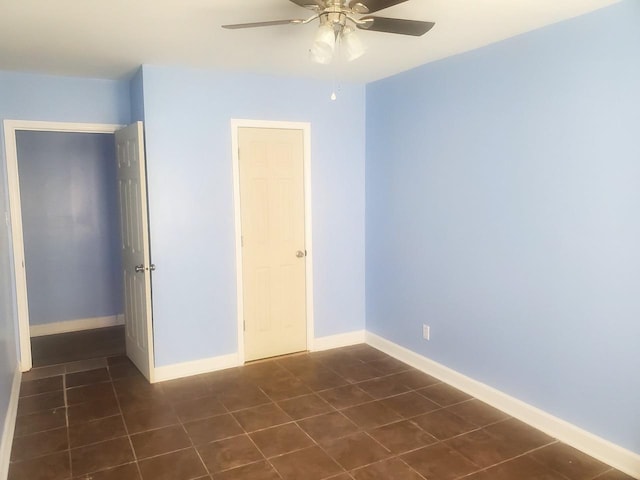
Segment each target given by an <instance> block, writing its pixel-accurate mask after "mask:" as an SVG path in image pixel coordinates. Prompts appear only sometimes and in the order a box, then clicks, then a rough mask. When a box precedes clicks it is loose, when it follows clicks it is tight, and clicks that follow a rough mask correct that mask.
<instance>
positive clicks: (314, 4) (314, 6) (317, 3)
mask: <svg viewBox="0 0 640 480" xmlns="http://www.w3.org/2000/svg"><path fill="white" fill-rule="evenodd" d="M290 1H291V2H293V3H295V4H296V5H299V6H301V7H304V8H308V9H309V10H318V9H320V8H321V9H325V8H326V5H325V3H324V1H323V0H290Z"/></svg>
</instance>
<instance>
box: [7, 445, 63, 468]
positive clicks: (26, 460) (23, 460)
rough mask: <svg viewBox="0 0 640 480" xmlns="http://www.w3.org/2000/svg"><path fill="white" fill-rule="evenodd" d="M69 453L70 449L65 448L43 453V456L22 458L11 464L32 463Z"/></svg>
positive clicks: (12, 461) (10, 462) (11, 461)
mask: <svg viewBox="0 0 640 480" xmlns="http://www.w3.org/2000/svg"><path fill="white" fill-rule="evenodd" d="M67 451H69V448H63V449H60V450H55V451H53V452H47V453H43V454H40V455H35V456H33V457H27V458H22V459H20V460H10V461H9V464H10V465H13V464H18V463H25V462H32V461H34V460H39V459H41V458H45V457H50V456H53V455H60V454H61V453H64V452H67Z"/></svg>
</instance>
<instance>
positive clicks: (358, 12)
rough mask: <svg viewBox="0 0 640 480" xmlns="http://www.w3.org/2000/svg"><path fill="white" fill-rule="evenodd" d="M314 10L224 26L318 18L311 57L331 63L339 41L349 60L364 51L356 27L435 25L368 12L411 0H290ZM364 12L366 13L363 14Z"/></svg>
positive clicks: (400, 29)
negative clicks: (287, 17)
mask: <svg viewBox="0 0 640 480" xmlns="http://www.w3.org/2000/svg"><path fill="white" fill-rule="evenodd" d="M290 1H291V2H293V3H295V4H296V5H299V6H301V7H304V8H306V9H308V10H312V11H313V12H314V14H313V15H312V16H311V17H309V18H307V19H290V20H272V21H266V22H253V23H239V24H234V25H223V26H222V27H223V28H228V29H240V28H255V27H271V26H275V25H289V24H292V25H306V24H308V23H311V22H313V21H314V20H316V19H319V21H320V26H319V29H318V32H317V34H316V38H315V40H314V42H313V45H312V47H311V49H310V51H309V52H310V54H311V59H312V60H314V61H316V62H318V63H330V62H331V60H332V59H333V55H334V52H335V49H336V45H337V44H338V43H340V44H341V45H342V46H343V47H344V53H345V57H346V58H347V60H348V61H351V60H355V59H356V58H358V57H360V56H362V55H363V54H364V46H363V45H362V43H361V42H360V39H359V38H358V37H357V35H356V34H355V29H354V27H355V28H358V29H360V30H370V31H372V32H386V33H397V34H401V35H412V36H415V37H419V36H422V35H424V34H425V33H427V32H428V31H429V30H431V29H432V28H433V26H434V25H435V23H433V22H423V21H419V20H407V19H401V18H388V17H376V16H371V15H367V14H369V13H375V12H378V11H380V10H384V9H385V8H389V7H392V6H394V5H398V4H400V3H404V2H406V1H408V0H290ZM362 15H364V16H362Z"/></svg>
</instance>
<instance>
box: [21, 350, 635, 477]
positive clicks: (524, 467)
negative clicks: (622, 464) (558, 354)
mask: <svg viewBox="0 0 640 480" xmlns="http://www.w3.org/2000/svg"><path fill="white" fill-rule="evenodd" d="M103 365H104V366H101V367H99V368H92V369H91V370H86V371H75V372H73V373H71V372H68V371H67V370H65V371H63V372H58V373H55V372H52V373H51V372H50V373H51V375H49V373H47V372H46V369H45V370H40V371H39V370H38V369H36V370H34V371H32V372H30V373H28V374H27V375H25V378H24V381H23V384H22V390H21V399H20V403H19V412H18V415H19V416H18V419H17V423H16V435H15V440H14V445H13V451H12V457H11V460H12V463H11V465H10V472H9V479H10V480H18V479H20V480H22V479H25V480H40V479H41V480H68V479H84V480H89V479H91V480H116V479H117V480H134V479H135V480H140V479H143V480H189V479H209V480H211V479H214V480H230V479H234V480H245V479H246V480H320V479H332V480H349V479H350V480H372V479H381V480H425V479H426V480H454V479H458V478H465V479H468V480H534V479H535V480H595V479H598V480H628V479H630V478H631V477H628V476H626V475H624V474H621V473H619V472H616V471H615V470H612V469H611V468H610V467H608V466H607V465H604V464H602V463H600V462H598V461H596V460H594V459H592V458H590V457H588V456H586V455H584V454H582V453H580V452H578V451H576V450H574V449H572V448H570V447H568V446H566V445H564V444H561V443H559V442H557V441H555V440H554V439H553V438H550V437H548V436H547V435H545V434H543V433H541V432H539V431H537V430H534V429H532V428H531V427H528V426H527V425H525V424H523V423H521V422H519V421H518V420H516V419H513V418H510V417H509V416H507V415H505V414H504V413H502V412H499V411H498V410H495V409H493V408H492V407H490V406H488V405H486V404H483V403H481V402H480V401H478V400H476V399H473V398H470V397H468V396H467V395H466V394H464V393H462V392H460V391H458V390H456V389H454V388H452V387H450V386H448V385H446V384H444V383H441V382H439V381H438V380H436V379H435V378H432V377H430V376H428V375H425V374H424V373H421V372H419V371H417V370H415V369H412V368H410V367H408V366H407V365H405V364H403V363H401V362H398V361H397V360H395V359H393V358H391V357H388V356H387V355H385V354H383V353H381V352H379V351H377V350H375V349H373V348H371V347H369V346H366V345H357V346H353V347H346V348H342V349H337V350H330V351H326V352H318V353H311V354H301V355H296V356H291V357H282V358H278V359H273V360H268V361H264V362H261V363H256V364H252V365H248V366H245V367H241V368H234V369H229V370H224V371H220V372H215V373H211V374H206V375H200V376H197V377H191V378H187V379H181V380H175V381H170V382H165V383H161V384H155V385H150V384H148V383H147V382H146V381H145V380H144V379H143V378H142V376H141V375H140V374H139V373H138V372H137V370H136V369H135V368H134V367H133V366H132V364H130V363H129V361H128V360H127V359H126V358H124V357H111V358H109V359H107V360H105V361H104V364H103ZM87 367H95V365H94V366H92V365H87ZM75 369H76V370H78V369H80V365H76V367H75ZM80 370H82V369H80Z"/></svg>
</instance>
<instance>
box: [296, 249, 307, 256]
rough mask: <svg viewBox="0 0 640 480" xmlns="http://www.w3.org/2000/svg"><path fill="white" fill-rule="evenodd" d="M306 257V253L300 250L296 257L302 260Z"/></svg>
mask: <svg viewBox="0 0 640 480" xmlns="http://www.w3.org/2000/svg"><path fill="white" fill-rule="evenodd" d="M305 255H306V253H304V252H303V251H302V250H298V251H297V252H296V257H298V258H302V257H304V256H305Z"/></svg>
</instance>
